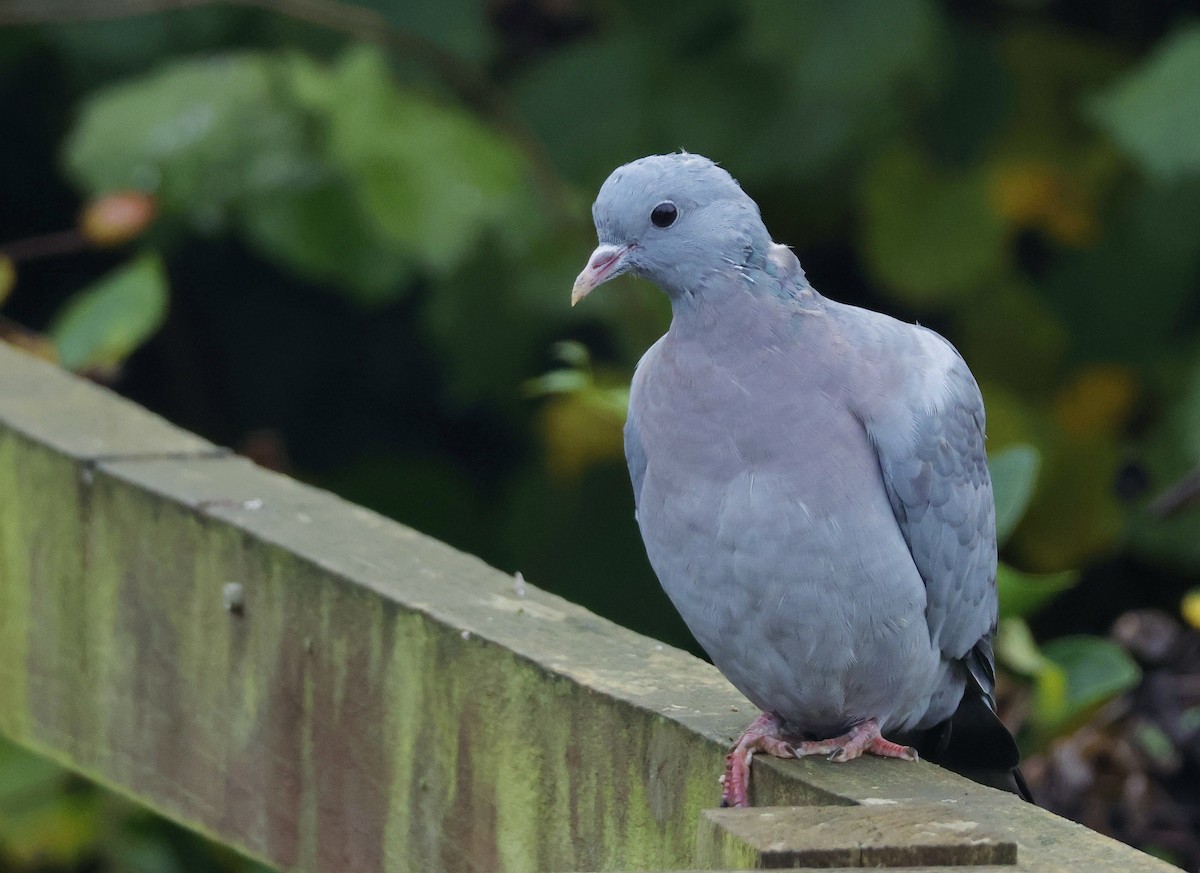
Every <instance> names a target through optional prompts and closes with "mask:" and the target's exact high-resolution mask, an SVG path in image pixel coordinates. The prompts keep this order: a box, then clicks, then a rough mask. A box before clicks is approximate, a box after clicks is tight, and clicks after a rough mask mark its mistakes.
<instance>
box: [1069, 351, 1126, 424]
mask: <svg viewBox="0 0 1200 873" xmlns="http://www.w3.org/2000/svg"><path fill="white" fill-rule="evenodd" d="M1136 398H1137V380H1136V378H1135V377H1134V374H1133V372H1132V371H1131V370H1130V369H1129V368H1128V367H1122V366H1120V365H1117V364H1094V365H1092V366H1090V367H1086V368H1084V369H1083V370H1081V371H1080V372H1079V374H1078V375H1077V376H1076V377H1075V379H1074V380H1073V381H1072V382H1070V383H1069V384H1068V385H1066V386H1065V387H1064V388H1063V389H1062V390H1061V391H1060V392H1059V394H1058V398H1057V399H1056V400H1055V404H1054V417H1055V419H1056V421H1057V422H1058V425H1059V427H1061V428H1062V429H1063V430H1064V431H1065V432H1066V433H1068V434H1072V435H1080V436H1081V435H1088V434H1115V433H1116V432H1117V431H1118V430H1120V429H1121V427H1123V425H1124V424H1125V422H1126V421H1127V420H1128V418H1129V414H1130V411H1131V410H1132V408H1133V403H1134V400H1135V399H1136Z"/></svg>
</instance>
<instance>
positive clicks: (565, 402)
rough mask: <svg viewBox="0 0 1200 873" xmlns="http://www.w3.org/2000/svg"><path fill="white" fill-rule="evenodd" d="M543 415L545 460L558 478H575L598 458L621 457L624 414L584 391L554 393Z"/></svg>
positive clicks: (543, 409)
mask: <svg viewBox="0 0 1200 873" xmlns="http://www.w3.org/2000/svg"><path fill="white" fill-rule="evenodd" d="M540 419H541V421H540V424H541V431H542V440H543V442H544V444H545V446H546V464H547V466H548V467H549V468H550V473H551V475H553V476H554V477H555V478H558V479H573V478H575V477H577V476H579V474H581V473H582V472H583V471H584V470H586V469H587V468H588V467H589V466H591V465H592V464H594V463H596V462H597V461H605V460H610V459H615V458H620V457H622V452H623V445H624V438H623V436H622V428H623V427H624V425H625V418H624V415H621V414H617V413H615V412H614V411H613V410H611V409H609V408H607V407H606V406H605V405H602V404H598V403H595V402H589V400H588V398H587V397H586V395H584V394H581V393H572V394H559V395H555V396H554V397H552V398H551V399H550V400H549V402H547V403H546V405H545V406H544V407H543V408H542V411H541V416H540Z"/></svg>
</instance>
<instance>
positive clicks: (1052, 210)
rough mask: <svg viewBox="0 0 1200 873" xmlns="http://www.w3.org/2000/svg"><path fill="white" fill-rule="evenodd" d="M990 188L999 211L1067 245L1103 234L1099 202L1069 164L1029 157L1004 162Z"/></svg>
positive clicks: (1079, 244)
mask: <svg viewBox="0 0 1200 873" xmlns="http://www.w3.org/2000/svg"><path fill="white" fill-rule="evenodd" d="M989 192H990V194H991V202H992V208H993V209H994V210H995V211H996V213H997V214H998V215H1000V216H1002V217H1004V218H1006V219H1008V220H1009V221H1011V222H1012V223H1013V224H1015V225H1016V226H1018V227H1025V228H1032V229H1035V230H1040V231H1041V232H1042V233H1044V234H1045V235H1046V236H1048V237H1049V238H1050V239H1052V240H1054V241H1055V242H1057V243H1059V244H1060V245H1064V246H1072V247H1075V248H1081V247H1084V246H1088V245H1092V244H1094V243H1095V242H1096V240H1097V238H1098V237H1099V235H1100V224H1099V220H1098V217H1097V214H1096V205H1095V203H1094V202H1093V199H1094V198H1093V197H1092V196H1091V195H1090V194H1089V192H1088V190H1087V188H1086V187H1085V186H1084V185H1083V184H1082V183H1081V181H1080V180H1079V179H1077V178H1076V174H1074V173H1072V172H1070V171H1069V170H1068V169H1067V168H1065V167H1062V166H1059V165H1056V164H1054V163H1052V162H1050V161H1047V160H1040V159H1037V158H1027V159H1023V160H1018V161H1011V162H1008V163H1004V164H1001V165H1000V166H999V167H998V168H997V169H996V170H995V171H994V172H993V174H992V177H991V180H990V185H989Z"/></svg>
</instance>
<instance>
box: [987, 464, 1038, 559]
mask: <svg viewBox="0 0 1200 873" xmlns="http://www.w3.org/2000/svg"><path fill="white" fill-rule="evenodd" d="M1040 467H1041V457H1040V456H1039V455H1038V451H1037V449H1035V448H1034V447H1033V446H1031V445H1025V444H1017V445H1013V446H1009V447H1008V448H1006V449H1004V450H1003V451H1000V452H996V453H995V454H994V455H992V457H991V458H989V459H988V469H989V470H990V471H991V474H992V491H993V492H994V493H995V497H996V540H997V541H998V542H999V543H1000V544H1001V545H1003V544H1004V543H1005V542H1006V541H1007V540H1008V537H1009V534H1011V533H1012V531H1013V528H1015V527H1016V526H1017V522H1018V521H1020V520H1021V516H1022V515H1023V514H1024V513H1025V507H1027V506H1028V505H1029V499H1030V498H1031V497H1032V496H1033V489H1034V486H1035V485H1036V484H1037V475H1038V469H1039V468H1040Z"/></svg>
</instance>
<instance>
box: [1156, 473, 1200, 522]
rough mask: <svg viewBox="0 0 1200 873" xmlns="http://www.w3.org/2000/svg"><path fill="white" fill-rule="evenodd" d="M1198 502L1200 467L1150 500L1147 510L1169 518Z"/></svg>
mask: <svg viewBox="0 0 1200 873" xmlns="http://www.w3.org/2000/svg"><path fill="white" fill-rule="evenodd" d="M1196 503H1200V469H1196V470H1193V471H1192V472H1190V473H1188V474H1187V475H1186V476H1184V477H1183V478H1182V479H1180V480H1179V481H1178V482H1176V483H1175V484H1174V485H1171V486H1170V487H1169V488H1166V489H1164V490H1163V491H1162V492H1161V493H1159V495H1158V496H1157V497H1155V498H1154V499H1153V500H1152V501H1150V505H1149V506H1147V507H1146V512H1148V513H1149V514H1150V515H1153V516H1156V517H1157V518H1167V517H1169V516H1172V515H1175V514H1176V513H1178V512H1181V511H1182V510H1184V509H1187V508H1188V507H1190V506H1193V505H1195V504H1196Z"/></svg>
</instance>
